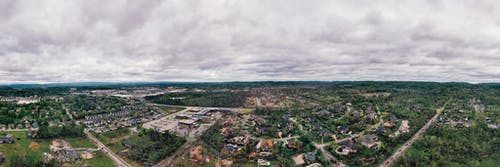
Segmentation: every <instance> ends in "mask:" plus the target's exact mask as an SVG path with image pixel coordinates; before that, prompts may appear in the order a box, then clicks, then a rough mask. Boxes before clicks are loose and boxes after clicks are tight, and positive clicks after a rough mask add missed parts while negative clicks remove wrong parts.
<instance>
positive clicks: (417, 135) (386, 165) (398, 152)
mask: <svg viewBox="0 0 500 167" xmlns="http://www.w3.org/2000/svg"><path fill="white" fill-rule="evenodd" d="M450 101H451V99H450V100H448V102H446V104H444V106H443V107H441V108H440V109H437V111H436V115H434V116H433V117H432V118H431V119H430V120H429V121H428V122H427V123H426V124H425V125H424V126H423V127H422V128H420V130H418V132H417V133H415V135H413V137H411V138H410V139H409V140H408V141H406V142H405V143H404V145H403V146H401V147H400V148H399V149H397V150H396V152H394V153H393V154H392V155H391V156H390V157H389V158H388V159H387V160H385V161H384V162H383V163H382V164H381V165H380V166H379V167H389V166H391V165H392V163H394V161H396V160H397V159H398V158H399V157H400V156H401V155H403V154H404V153H405V152H406V150H408V148H410V147H411V145H412V144H413V143H414V142H415V141H416V140H417V139H418V138H420V137H421V136H422V135H423V134H424V133H425V131H427V129H429V127H430V126H431V124H432V123H433V122H434V121H436V120H437V118H438V117H439V115H440V114H441V112H442V111H443V110H444V108H445V107H446V105H447V104H448V103H449V102H450Z"/></svg>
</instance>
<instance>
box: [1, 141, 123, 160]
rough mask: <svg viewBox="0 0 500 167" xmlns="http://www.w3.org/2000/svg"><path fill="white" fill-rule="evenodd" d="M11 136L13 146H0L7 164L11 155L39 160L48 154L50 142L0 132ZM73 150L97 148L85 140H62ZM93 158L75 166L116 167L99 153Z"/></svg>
mask: <svg viewBox="0 0 500 167" xmlns="http://www.w3.org/2000/svg"><path fill="white" fill-rule="evenodd" d="M7 134H12V135H13V137H14V139H15V141H16V142H15V143H14V144H0V152H3V153H5V154H6V157H7V162H6V163H5V164H9V162H10V158H9V157H11V156H13V155H18V156H25V157H31V158H33V159H41V158H42V155H43V152H50V150H49V146H50V144H52V140H41V139H31V138H28V137H27V134H26V132H0V135H1V136H3V135H7ZM64 140H66V141H68V142H69V143H70V144H71V146H72V147H73V148H97V147H96V146H95V145H94V144H93V143H92V141H90V140H89V139H87V138H64ZM95 153H96V154H95V157H94V158H92V159H88V160H82V161H80V162H77V163H76V164H81V165H90V166H95V167H101V166H102V167H104V166H106V167H108V166H116V165H115V164H114V162H113V161H112V160H111V159H109V158H108V157H107V156H105V155H104V154H103V153H102V152H101V151H97V152H95Z"/></svg>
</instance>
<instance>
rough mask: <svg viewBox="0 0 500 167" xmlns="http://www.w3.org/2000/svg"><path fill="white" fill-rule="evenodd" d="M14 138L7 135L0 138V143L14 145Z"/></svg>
mask: <svg viewBox="0 0 500 167" xmlns="http://www.w3.org/2000/svg"><path fill="white" fill-rule="evenodd" d="M14 142H15V141H14V138H13V137H12V135H10V134H9V135H7V136H2V137H0V143H10V144H12V143H14Z"/></svg>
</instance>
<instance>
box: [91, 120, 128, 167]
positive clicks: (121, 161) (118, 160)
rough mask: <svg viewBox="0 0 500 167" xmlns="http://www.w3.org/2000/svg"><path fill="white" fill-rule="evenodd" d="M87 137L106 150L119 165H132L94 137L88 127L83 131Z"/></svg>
mask: <svg viewBox="0 0 500 167" xmlns="http://www.w3.org/2000/svg"><path fill="white" fill-rule="evenodd" d="M83 132H84V133H85V134H86V135H87V137H88V138H89V139H90V140H92V141H93V142H94V144H96V145H97V147H98V148H99V149H100V150H101V151H102V152H104V154H106V155H107V156H108V157H109V158H111V160H113V161H114V162H115V163H116V164H117V165H118V166H119V167H131V165H130V164H128V163H127V162H126V161H125V160H123V159H122V158H120V157H119V156H118V155H116V154H115V153H114V152H113V151H111V150H110V149H109V148H108V147H106V145H104V144H103V143H102V142H101V141H99V140H98V139H97V138H95V137H94V135H92V134H91V133H90V132H89V131H88V130H87V129H85V130H84V131H83Z"/></svg>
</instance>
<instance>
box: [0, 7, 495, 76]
mask: <svg viewBox="0 0 500 167" xmlns="http://www.w3.org/2000/svg"><path fill="white" fill-rule="evenodd" d="M235 80H238V81H251V80H422V81H465V82H500V3H499V2H497V1H493V0H491V1H481V0H479V1H472V0H470V1H466V0H459V1H452V0H449V1H444V0H443V1H438V0H436V1H434V0H432V1H431V0H428V1H405V0H387V1H377V2H374V1H371V0H352V1H319V0H318V1H316V0H313V1H294V0H292V1H291V0H273V1H269V0H251V1H229V0H226V1H224V0H210V1H193V0H173V1H155V0H153V1H132V0H131V1H125V0H116V1H99V0H79V1H78V0H76V1H65V0H46V1H38V0H32V1H26V0H18V1H14V0H12V1H9V0H7V1H0V83H19V82H82V81H235Z"/></svg>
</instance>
